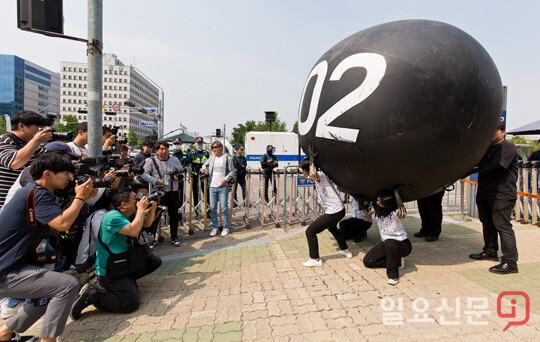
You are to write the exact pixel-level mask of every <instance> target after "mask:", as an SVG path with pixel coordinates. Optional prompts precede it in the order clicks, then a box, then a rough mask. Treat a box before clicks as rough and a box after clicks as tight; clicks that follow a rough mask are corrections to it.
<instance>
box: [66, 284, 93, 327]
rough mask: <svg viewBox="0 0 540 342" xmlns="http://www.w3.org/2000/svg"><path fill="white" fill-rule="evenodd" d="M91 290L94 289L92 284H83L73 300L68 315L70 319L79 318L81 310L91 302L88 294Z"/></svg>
mask: <svg viewBox="0 0 540 342" xmlns="http://www.w3.org/2000/svg"><path fill="white" fill-rule="evenodd" d="M92 291H94V287H93V286H92V285H90V284H86V285H84V286H83V288H82V289H81V293H80V295H79V298H77V299H76V300H75V302H74V303H73V306H72V307H71V313H70V314H69V316H70V317H71V319H72V320H74V321H76V320H78V319H79V318H81V313H82V311H83V310H84V309H85V308H86V307H88V306H90V305H91V304H92V302H91V301H90V294H91V292H92Z"/></svg>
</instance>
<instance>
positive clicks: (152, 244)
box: [148, 241, 156, 252]
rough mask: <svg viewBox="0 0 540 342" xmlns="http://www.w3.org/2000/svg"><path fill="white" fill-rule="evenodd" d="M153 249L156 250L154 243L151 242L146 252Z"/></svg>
mask: <svg viewBox="0 0 540 342" xmlns="http://www.w3.org/2000/svg"><path fill="white" fill-rule="evenodd" d="M154 249H156V242H155V241H152V243H150V244H149V245H148V250H149V251H150V252H152V251H153V250H154Z"/></svg>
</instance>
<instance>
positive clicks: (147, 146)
mask: <svg viewBox="0 0 540 342" xmlns="http://www.w3.org/2000/svg"><path fill="white" fill-rule="evenodd" d="M153 146H154V143H153V142H151V141H150V140H145V141H143V143H142V150H141V152H139V153H137V155H136V156H135V158H133V161H134V162H135V164H136V165H144V162H145V161H146V159H147V158H150V157H151V156H152V147H153Z"/></svg>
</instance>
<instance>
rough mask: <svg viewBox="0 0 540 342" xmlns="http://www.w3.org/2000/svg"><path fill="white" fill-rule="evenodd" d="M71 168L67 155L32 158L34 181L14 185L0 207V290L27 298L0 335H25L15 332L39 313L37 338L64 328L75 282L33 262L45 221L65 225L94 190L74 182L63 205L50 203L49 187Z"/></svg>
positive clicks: (60, 183)
mask: <svg viewBox="0 0 540 342" xmlns="http://www.w3.org/2000/svg"><path fill="white" fill-rule="evenodd" d="M74 171H75V170H74V167H73V164H72V163H71V161H70V160H69V159H67V158H65V157H63V156H61V155H57V154H52V153H51V154H47V155H42V156H40V157H38V158H36V160H35V161H34V162H33V163H32V165H31V166H30V173H31V175H32V178H33V179H34V181H32V182H30V183H28V184H27V185H26V186H24V187H23V188H21V189H20V190H19V191H17V192H16V193H15V195H14V196H13V198H12V200H11V201H10V202H9V203H8V204H6V206H5V207H4V210H3V211H2V213H0V222H1V223H2V224H1V226H0V241H1V243H0V296H1V297H11V298H29V299H32V303H30V304H29V305H27V306H25V307H24V308H23V309H22V310H19V312H18V313H17V314H15V316H13V317H12V318H11V319H10V320H8V321H7V322H6V324H5V325H4V326H2V328H0V341H10V339H12V338H19V339H20V340H28V337H26V338H25V337H19V336H18V335H17V334H16V333H19V332H24V331H25V330H27V329H28V328H30V327H31V326H32V325H33V324H34V323H35V322H36V321H37V320H38V319H39V318H40V317H41V316H44V320H43V324H42V327H41V331H40V334H39V335H40V337H41V339H42V341H56V339H57V337H58V336H60V335H61V334H62V332H63V331H64V327H65V325H66V321H67V317H68V315H69V312H70V308H71V305H72V303H73V301H74V300H75V297H76V296H77V290H78V287H79V284H78V282H77V280H76V279H75V278H74V277H72V276H70V275H67V274H62V273H57V272H53V271H50V270H48V269H46V268H43V267H40V266H36V265H38V264H39V260H40V255H39V253H38V251H37V247H38V246H37V244H39V243H40V241H42V239H43V238H44V237H45V235H46V234H47V233H48V231H49V227H50V228H53V229H54V230H56V231H60V232H64V231H67V230H68V229H69V227H70V226H71V225H72V224H73V222H74V221H75V219H76V218H77V215H78V214H79V211H80V210H81V208H82V207H83V205H84V203H85V202H86V200H88V199H89V198H91V197H93V196H95V195H96V190H95V189H94V188H93V186H92V182H90V181H88V182H85V183H84V184H82V185H78V186H76V187H75V194H76V197H75V198H76V200H75V201H73V203H72V204H71V206H69V207H68V208H67V209H66V210H65V211H63V210H62V209H61V208H60V207H59V206H58V205H57V204H56V202H55V201H54V197H53V195H52V193H53V192H54V191H55V190H57V189H63V188H65V187H66V186H67V184H68V182H69V181H70V179H71V178H72V176H73V173H74ZM40 298H46V300H39V301H38V300H37V299H40Z"/></svg>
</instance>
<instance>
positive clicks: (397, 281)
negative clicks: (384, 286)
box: [388, 278, 399, 285]
mask: <svg viewBox="0 0 540 342" xmlns="http://www.w3.org/2000/svg"><path fill="white" fill-rule="evenodd" d="M397 283H399V279H398V278H394V279H392V278H388V284H390V285H397Z"/></svg>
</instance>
